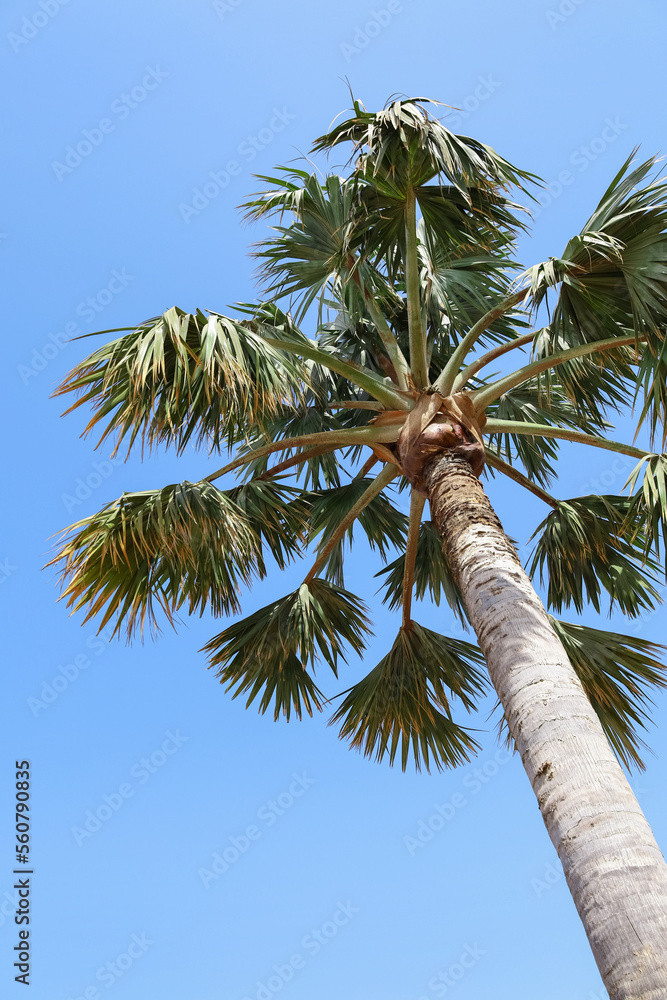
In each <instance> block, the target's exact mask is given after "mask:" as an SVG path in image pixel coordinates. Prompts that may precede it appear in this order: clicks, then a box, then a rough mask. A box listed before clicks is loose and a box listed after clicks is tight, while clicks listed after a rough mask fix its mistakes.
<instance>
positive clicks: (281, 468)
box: [257, 445, 338, 480]
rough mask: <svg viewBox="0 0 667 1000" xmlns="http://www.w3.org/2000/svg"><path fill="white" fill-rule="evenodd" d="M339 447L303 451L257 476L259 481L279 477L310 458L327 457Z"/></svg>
mask: <svg viewBox="0 0 667 1000" xmlns="http://www.w3.org/2000/svg"><path fill="white" fill-rule="evenodd" d="M337 447H338V446H337V445H320V446H319V447H317V448H309V449H308V450H307V451H301V452H299V454H298V455H293V456H292V458H286V459H285V460H284V461H283V462H278V464H277V465H274V466H272V468H270V469H267V470H266V472H262V473H261V474H260V475H259V476H257V479H262V480H264V479H272V478H273V476H278V475H280V473H281V472H286V471H287V469H291V468H292V467H293V466H295V465H300V464H301V462H307V461H308V459H310V458H316V457H317V456H318V455H326V453H327V452H329V451H335V449H336V448H337Z"/></svg>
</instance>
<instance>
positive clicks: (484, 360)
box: [452, 330, 536, 392]
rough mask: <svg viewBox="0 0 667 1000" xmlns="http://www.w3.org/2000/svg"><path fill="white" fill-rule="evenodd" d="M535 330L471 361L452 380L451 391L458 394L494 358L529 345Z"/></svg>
mask: <svg viewBox="0 0 667 1000" xmlns="http://www.w3.org/2000/svg"><path fill="white" fill-rule="evenodd" d="M535 333H536V331H535V330H531V331H530V333H524V335H523V337H517V338H516V340H510V341H508V342H507V343H506V344H500V345H499V346H498V347H494V348H493V350H492V351H487V352H486V354H482V356H481V357H479V358H477V360H476V361H473V362H472V364H470V365H468V367H467V368H464V369H463V371H462V372H461V374H460V375H457V376H456V378H455V380H454V385H453V387H452V388H453V391H454V392H458V391H459V390H460V389H462V388H463V386H464V385H465V384H466V382H468V381H469V380H470V379H471V378H472V377H473V375H476V374H477V372H478V371H479V370H480V368H484V367H485V365H488V364H490V363H491V362H492V361H495V360H496V358H500V357H502V355H503V354H507V353H508V351H513V350H514V349H515V348H516V347H524V346H525V345H526V344H529V343H530V342H531V340H534V338H535Z"/></svg>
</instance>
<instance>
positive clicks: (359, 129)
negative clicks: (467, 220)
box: [313, 97, 536, 197]
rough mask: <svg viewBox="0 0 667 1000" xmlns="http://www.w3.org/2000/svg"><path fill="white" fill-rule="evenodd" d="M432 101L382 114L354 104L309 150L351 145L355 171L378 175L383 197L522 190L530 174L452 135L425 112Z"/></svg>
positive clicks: (394, 106)
mask: <svg viewBox="0 0 667 1000" xmlns="http://www.w3.org/2000/svg"><path fill="white" fill-rule="evenodd" d="M428 104H433V105H437V104H438V102H437V101H430V100H429V99H428V98H423V97H414V98H408V99H406V100H403V101H399V100H396V101H392V102H391V103H390V104H388V105H387V106H386V107H385V108H383V109H382V110H381V111H377V112H369V111H366V109H365V108H364V107H363V105H362V104H361V103H360V102H358V101H355V102H354V108H353V114H352V115H351V116H350V117H349V118H347V119H345V120H344V121H342V122H339V123H338V124H337V125H336V126H335V127H334V128H333V129H331V131H330V132H328V133H326V134H325V135H323V136H320V138H319V139H316V140H315V142H314V144H313V151H314V152H319V151H323V150H327V151H328V150H331V149H333V148H334V147H335V146H337V145H339V144H340V143H343V142H350V143H352V145H353V149H354V152H353V156H355V157H356V158H357V159H356V163H357V169H358V170H359V172H361V171H362V170H363V171H365V172H366V173H369V174H372V175H374V176H377V175H379V176H380V177H381V178H382V180H383V181H384V184H385V185H386V190H387V193H390V192H391V193H393V194H394V196H396V197H400V196H402V195H404V193H405V190H406V188H407V185H408V184H410V185H411V186H412V187H413V188H417V187H419V186H421V185H423V184H426V183H427V182H428V181H432V180H440V181H445V182H448V183H449V184H451V185H452V186H453V187H454V188H455V189H456V190H457V191H458V192H460V194H461V195H463V196H464V197H469V194H468V192H469V188H470V187H474V188H482V189H488V188H491V189H494V188H498V187H500V188H504V187H505V186H506V185H517V186H521V182H522V181H534V180H535V179H536V178H535V175H534V174H528V173H527V172H525V171H522V170H518V169H517V168H516V167H513V166H512V165H511V164H510V163H508V162H507V160H504V159H503V158H502V157H501V156H499V155H498V154H497V153H496V152H495V150H493V149H491V147H490V146H485V145H484V144H483V143H481V142H478V141H477V140H476V139H471V138H469V137H468V136H459V135H454V133H453V132H450V131H449V129H447V128H445V126H444V125H442V124H441V122H439V121H438V120H437V119H435V118H433V117H432V116H431V115H430V114H429V113H428V111H427V109H426V107H425V105H428Z"/></svg>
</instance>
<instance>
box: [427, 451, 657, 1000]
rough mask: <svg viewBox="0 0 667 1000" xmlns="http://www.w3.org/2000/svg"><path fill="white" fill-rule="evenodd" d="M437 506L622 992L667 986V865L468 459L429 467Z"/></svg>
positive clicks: (579, 900)
mask: <svg viewBox="0 0 667 1000" xmlns="http://www.w3.org/2000/svg"><path fill="white" fill-rule="evenodd" d="M425 481H426V484H427V488H428V491H429V497H430V502H431V510H432V515H433V518H434V520H435V523H436V524H437V526H438V529H439V531H440V534H441V535H442V538H443V540H444V544H445V546H446V550H447V555H448V557H449V562H450V565H451V567H452V571H453V573H454V575H455V577H456V579H457V582H458V584H459V586H460V588H461V591H462V593H463V597H464V600H465V604H466V608H467V610H468V615H469V618H470V622H471V624H472V626H473V628H474V630H475V632H476V634H477V638H478V640H479V645H480V647H481V649H482V652H483V653H484V656H485V658H486V662H487V665H488V669H489V674H490V676H491V680H492V682H493V684H494V686H495V689H496V691H497V693H498V697H499V699H500V701H501V704H502V706H503V708H504V711H505V716H506V718H507V721H508V724H509V728H510V732H511V734H512V737H513V739H514V741H515V744H516V748H517V750H518V752H519V754H520V756H521V760H522V761H523V765H524V768H525V770H526V773H527V774H528V778H529V779H530V782H531V785H532V787H533V791H534V792H535V795H536V796H537V801H538V804H539V807H540V811H541V813H542V817H543V819H544V823H545V825H546V828H547V830H548V832H549V836H550V837H551V840H552V842H553V845H554V847H555V848H556V850H557V851H558V856H559V858H560V860H561V863H562V865H563V871H564V873H565V877H566V879H567V884H568V886H569V889H570V892H571V893H572V896H573V898H574V902H575V905H576V907H577V910H578V912H579V916H580V917H581V920H582V922H583V925H584V928H585V930H586V934H587V935H588V939H589V942H590V945H591V948H592V950H593V954H594V956H595V960H596V962H597V964H598V968H599V970H600V974H601V976H602V979H603V981H604V984H605V986H606V988H607V991H608V993H609V996H610V997H611V998H612V1000H665V998H667V865H666V864H665V861H664V859H663V856H662V854H661V852H660V850H659V848H658V845H657V844H656V842H655V838H654V837H653V833H652V831H651V828H650V827H649V825H648V823H647V821H646V819H645V817H644V815H643V813H642V811H641V809H640V807H639V805H638V803H637V800H636V799H635V796H634V795H633V792H632V790H631V788H630V786H629V784H628V782H627V780H626V778H625V775H624V773H623V771H622V769H621V767H620V765H619V763H618V761H617V760H616V757H615V756H614V753H613V751H612V750H611V747H610V745H609V742H608V741H607V738H606V737H605V735H604V731H603V729H602V727H601V725H600V722H599V720H598V718H597V715H596V714H595V712H594V711H593V709H592V707H591V704H590V702H589V700H588V698H587V697H586V694H585V692H584V690H583V688H582V686H581V684H580V682H579V679H578V678H577V676H576V674H575V672H574V670H573V668H572V666H571V664H570V662H569V660H568V658H567V655H566V653H565V650H564V649H563V647H562V645H561V643H560V641H559V640H558V638H557V637H556V635H555V633H554V631H553V629H552V628H551V625H550V623H549V620H548V617H547V615H546V612H545V610H544V607H543V606H542V603H541V601H540V599H539V597H538V595H537V594H536V593H535V591H534V589H533V587H532V584H531V583H530V580H529V579H528V577H527V575H526V574H525V572H524V570H523V568H522V566H521V564H520V562H519V560H518V558H517V555H516V553H515V551H514V549H513V546H512V545H511V543H510V542H509V540H508V538H507V536H506V535H505V533H504V531H503V529H502V526H501V524H500V521H499V520H498V518H497V516H496V514H495V512H494V511H493V508H492V507H491V504H490V502H489V500H488V498H487V496H486V494H485V493H484V490H483V488H482V485H481V483H480V482H479V480H477V479H476V478H475V476H474V474H473V473H472V470H471V468H470V466H469V465H468V463H467V462H466V461H465V460H464V459H462V458H458V457H453V456H451V455H450V454H447V453H445V454H444V455H442V456H440V457H438V458H437V459H436V460H435V461H434V462H432V463H431V464H430V465H429V466H428V468H427V469H426V470H425Z"/></svg>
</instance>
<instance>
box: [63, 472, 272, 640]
mask: <svg viewBox="0 0 667 1000" xmlns="http://www.w3.org/2000/svg"><path fill="white" fill-rule="evenodd" d="M258 545H259V538H258V535H257V534H256V528H255V529H253V526H252V524H251V523H250V521H249V520H248V518H247V516H246V514H245V513H244V512H243V511H242V510H241V509H240V507H238V506H237V505H236V504H235V503H234V502H233V501H232V500H231V499H230V498H229V497H228V496H225V494H224V493H222V492H221V491H220V490H218V489H216V488H215V486H212V485H211V484H210V483H207V482H200V483H190V482H183V483H177V484H173V485H170V486H165V487H164V489H161V490H146V491H143V492H141V493H124V494H123V495H122V496H121V497H120V498H119V499H118V500H114V501H113V502H112V503H110V504H107V505H106V506H105V507H103V508H102V510H101V511H99V513H97V514H93V515H92V516H91V517H87V518H85V519H83V520H82V521H78V522H77V523H76V524H74V525H72V526H71V527H70V528H69V529H67V533H66V534H65V537H64V539H63V541H62V544H61V546H60V550H59V552H58V554H57V555H56V556H55V557H54V558H53V559H52V560H51V562H50V563H49V564H48V565H58V566H59V567H60V572H61V580H62V583H63V588H64V589H63V594H62V597H63V598H66V599H67V606H68V607H70V608H72V610H73V611H77V610H79V609H80V608H82V607H86V609H87V610H86V617H85V618H84V622H85V621H88V620H89V619H90V618H92V617H94V616H95V615H97V614H101V615H102V618H101V623H100V629H102V628H104V626H105V625H106V624H107V622H109V621H111V620H112V619H115V622H114V630H113V631H114V634H116V633H117V632H120V630H121V627H122V626H123V625H125V627H126V630H127V635H128V638H130V637H131V636H132V635H134V634H135V633H136V631H137V630H139V631H143V628H144V625H145V623H146V622H147V621H148V623H149V625H150V626H151V629H154V628H155V629H156V628H157V627H158V617H157V613H156V612H157V607H160V608H161V609H162V611H163V612H164V614H165V615H166V617H167V619H168V621H169V622H170V623H172V624H173V621H174V615H175V613H176V612H177V611H178V610H179V609H180V608H181V607H182V606H183V605H184V604H185V603H187V605H188V612H189V613H190V614H192V613H193V612H195V611H198V612H199V614H200V615H201V614H203V612H204V610H205V609H206V608H207V607H210V609H211V611H212V612H213V614H215V615H222V614H229V613H237V612H238V611H239V610H240V609H239V603H238V593H239V590H240V588H241V586H248V585H250V583H251V582H252V579H253V577H254V576H255V575H256V574H258V572H259V570H260V563H259V561H258V560H259V556H260V551H259V549H258ZM156 605H157V607H156Z"/></svg>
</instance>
